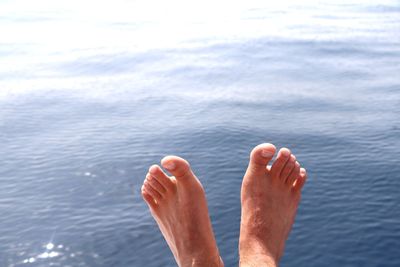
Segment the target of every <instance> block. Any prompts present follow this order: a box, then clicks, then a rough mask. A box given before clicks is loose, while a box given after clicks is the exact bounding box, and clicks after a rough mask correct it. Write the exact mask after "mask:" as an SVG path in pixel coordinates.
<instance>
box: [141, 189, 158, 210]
mask: <svg viewBox="0 0 400 267" xmlns="http://www.w3.org/2000/svg"><path fill="white" fill-rule="evenodd" d="M141 191H142V197H143V199H144V201H145V202H146V203H147V205H149V207H150V208H152V209H155V208H156V207H157V203H156V201H155V200H154V199H153V197H152V196H151V195H150V194H149V193H148V192H147V191H146V189H145V188H144V185H143V186H142V189H141Z"/></svg>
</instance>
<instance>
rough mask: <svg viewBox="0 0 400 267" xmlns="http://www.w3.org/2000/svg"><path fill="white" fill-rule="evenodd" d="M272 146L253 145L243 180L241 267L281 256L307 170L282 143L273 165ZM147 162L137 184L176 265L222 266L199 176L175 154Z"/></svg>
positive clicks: (255, 266)
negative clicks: (160, 159)
mask: <svg viewBox="0 0 400 267" xmlns="http://www.w3.org/2000/svg"><path fill="white" fill-rule="evenodd" d="M275 152H276V148H275V146H274V145H272V144H268V143H265V144H261V145H258V146H256V147H255V148H254V149H253V151H252V152H251V154H250V162H249V166H248V168H247V171H246V174H245V176H244V178H243V182H242V191H241V204H242V216H241V226H240V238H239V256H240V263H239V265H240V266H241V267H261V266H268V267H274V266H277V265H278V263H279V260H280V258H281V257H282V254H283V251H284V247H285V242H286V240H287V238H288V235H289V232H290V230H291V228H292V225H293V222H294V219H295V216H296V211H297V207H298V205H299V203H300V197H301V189H302V187H303V185H304V183H305V181H306V178H307V174H306V170H305V169H304V168H301V166H300V164H299V163H298V162H297V161H296V157H295V156H294V155H293V154H292V153H291V152H290V150H289V149H287V148H282V149H281V150H280V151H279V153H278V155H277V157H276V160H275V162H274V163H273V164H272V166H268V163H269V162H270V161H271V160H272V158H273V156H274V154H275ZM161 165H162V166H163V167H164V168H165V169H166V170H168V171H169V172H170V173H171V174H172V175H173V176H168V175H167V174H165V172H164V171H163V170H162V169H161V168H160V167H159V166H158V165H153V166H151V167H150V169H149V172H148V173H147V175H146V179H145V181H144V183H143V186H142V196H143V198H144V200H145V201H146V203H147V204H148V206H149V208H150V211H151V213H152V215H153V217H154V219H155V220H156V222H157V224H158V226H159V228H160V230H161V233H162V234H163V236H164V238H165V240H166V241H167V243H168V245H169V247H170V249H171V251H172V253H173V255H174V257H175V260H176V262H177V263H178V265H179V266H180V267H187V266H199V267H200V266H202V267H214V266H218V267H220V266H223V265H224V264H223V262H222V259H221V258H220V255H219V251H218V248H217V245H216V242H215V237H214V233H213V230H212V227H211V222H210V218H209V214H208V207H207V201H206V197H205V193H204V189H203V187H202V185H201V183H200V181H199V180H198V179H197V178H196V176H195V175H194V174H193V172H192V170H191V169H190V165H189V163H188V162H187V161H186V160H184V159H182V158H179V157H176V156H168V157H165V158H164V159H163V160H162V161H161Z"/></svg>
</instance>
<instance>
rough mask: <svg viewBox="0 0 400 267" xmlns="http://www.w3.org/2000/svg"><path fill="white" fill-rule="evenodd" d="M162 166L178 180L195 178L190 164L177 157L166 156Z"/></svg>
mask: <svg viewBox="0 0 400 267" xmlns="http://www.w3.org/2000/svg"><path fill="white" fill-rule="evenodd" d="M161 165H162V166H163V167H164V168H165V169H166V170H167V171H169V172H170V173H171V174H172V175H173V176H175V178H176V179H177V180H181V179H189V178H192V177H193V176H194V174H193V172H192V169H191V168H190V165H189V162H187V161H186V160H185V159H183V158H180V157H177V156H166V157H165V158H163V159H162V160H161Z"/></svg>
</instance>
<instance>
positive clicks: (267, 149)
mask: <svg viewBox="0 0 400 267" xmlns="http://www.w3.org/2000/svg"><path fill="white" fill-rule="evenodd" d="M275 151H276V148H275V146H274V145H273V144H269V143H264V144H260V145H258V146H256V147H255V148H253V150H252V151H251V153H250V162H249V167H248V169H247V170H248V171H251V172H265V171H266V167H267V164H268V162H269V161H270V160H271V159H272V157H273V156H274V154H275Z"/></svg>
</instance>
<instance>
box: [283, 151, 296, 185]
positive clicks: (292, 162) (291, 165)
mask: <svg viewBox="0 0 400 267" xmlns="http://www.w3.org/2000/svg"><path fill="white" fill-rule="evenodd" d="M295 163H296V158H295V156H294V155H290V159H289V160H288V161H287V162H286V164H285V167H284V168H283V170H282V172H281V175H280V178H281V180H282V181H283V182H286V179H287V178H288V177H289V175H290V173H291V172H292V170H293V168H294V167H295Z"/></svg>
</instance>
